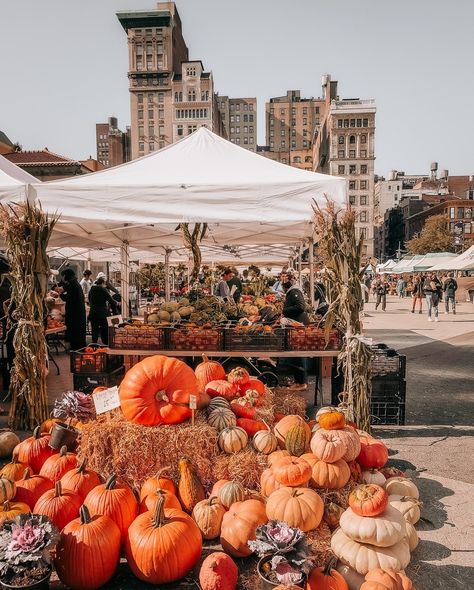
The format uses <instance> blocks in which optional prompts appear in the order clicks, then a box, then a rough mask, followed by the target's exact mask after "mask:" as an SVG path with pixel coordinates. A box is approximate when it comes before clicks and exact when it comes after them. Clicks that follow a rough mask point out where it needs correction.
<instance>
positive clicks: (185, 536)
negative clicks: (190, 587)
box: [125, 496, 202, 584]
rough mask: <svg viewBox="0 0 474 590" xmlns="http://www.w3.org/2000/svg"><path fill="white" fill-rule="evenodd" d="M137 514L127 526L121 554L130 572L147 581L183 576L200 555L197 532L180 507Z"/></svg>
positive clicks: (160, 505)
mask: <svg viewBox="0 0 474 590" xmlns="http://www.w3.org/2000/svg"><path fill="white" fill-rule="evenodd" d="M164 502H165V500H164V497H162V496H161V497H160V498H159V500H158V502H157V504H156V509H155V512H154V513H153V512H145V513H144V514H140V516H138V517H137V518H136V519H135V520H134V521H133V522H132V524H131V525H130V528H129V529H128V534H127V538H126V542H125V554H126V557H127V561H128V565H129V566H130V569H131V570H132V572H133V574H134V575H135V576H136V577H137V578H138V579H140V580H142V581H144V582H147V583H148V584H167V583H169V582H174V581H175V580H179V579H180V578H182V577H184V576H185V575H186V574H187V573H188V572H189V571H190V570H191V569H192V568H193V567H194V566H195V565H196V563H197V562H198V560H199V558H200V557H201V551H202V539H201V531H200V530H199V528H198V526H197V524H196V523H195V522H194V520H193V519H192V518H191V517H190V516H188V515H187V514H186V513H185V512H183V511H182V510H175V509H173V508H170V509H165V508H164Z"/></svg>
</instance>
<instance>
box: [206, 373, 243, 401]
mask: <svg viewBox="0 0 474 590" xmlns="http://www.w3.org/2000/svg"><path fill="white" fill-rule="evenodd" d="M205 391H206V393H207V394H208V395H210V396H211V398H215V397H223V398H224V399H225V400H229V401H230V400H233V399H234V398H235V397H237V394H238V389H237V386H236V385H234V384H233V383H229V382H228V381H224V380H222V379H218V380H216V381H211V382H210V383H208V384H207V385H206V388H205ZM211 403H212V400H211Z"/></svg>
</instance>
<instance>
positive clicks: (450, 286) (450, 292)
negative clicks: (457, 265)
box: [443, 272, 458, 315]
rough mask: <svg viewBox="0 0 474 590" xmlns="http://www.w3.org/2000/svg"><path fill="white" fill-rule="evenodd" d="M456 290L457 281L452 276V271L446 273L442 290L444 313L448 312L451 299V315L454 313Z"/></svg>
mask: <svg viewBox="0 0 474 590" xmlns="http://www.w3.org/2000/svg"><path fill="white" fill-rule="evenodd" d="M457 290H458V283H457V281H456V279H455V278H454V273H453V272H451V273H449V275H448V278H447V279H446V280H445V281H444V285H443V291H444V306H445V308H444V309H445V311H444V313H446V314H448V313H449V302H450V301H451V306H452V310H453V315H456V291H457Z"/></svg>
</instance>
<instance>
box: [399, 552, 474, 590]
mask: <svg viewBox="0 0 474 590" xmlns="http://www.w3.org/2000/svg"><path fill="white" fill-rule="evenodd" d="M424 543H426V541H423V544H424ZM417 551H418V549H417ZM407 574H408V576H409V577H410V578H411V579H412V581H413V584H414V586H415V587H416V588H417V590H468V589H469V590H472V588H473V586H474V567H464V566H460V565H436V564H434V563H427V562H426V561H419V562H418V561H417V563H416V565H414V566H412V565H410V566H408V568H407Z"/></svg>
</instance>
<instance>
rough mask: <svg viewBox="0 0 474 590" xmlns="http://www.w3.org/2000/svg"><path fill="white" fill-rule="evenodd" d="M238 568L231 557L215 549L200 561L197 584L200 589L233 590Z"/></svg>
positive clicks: (235, 584) (235, 585)
mask: <svg viewBox="0 0 474 590" xmlns="http://www.w3.org/2000/svg"><path fill="white" fill-rule="evenodd" d="M238 577H239V570H238V569H237V566H236V565H235V563H234V562H233V561H232V558H231V557H229V556H228V555H226V554H225V553H222V551H216V552H215V553H211V554H210V555H208V556H207V557H206V559H205V560H204V561H203V562H202V566H201V569H200V571H199V584H200V585H201V588H202V590H235V588H236V587H237V580H238Z"/></svg>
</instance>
